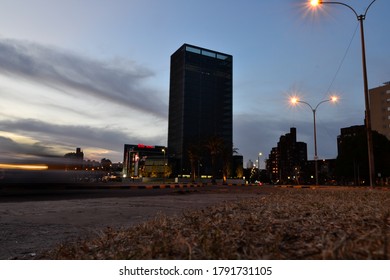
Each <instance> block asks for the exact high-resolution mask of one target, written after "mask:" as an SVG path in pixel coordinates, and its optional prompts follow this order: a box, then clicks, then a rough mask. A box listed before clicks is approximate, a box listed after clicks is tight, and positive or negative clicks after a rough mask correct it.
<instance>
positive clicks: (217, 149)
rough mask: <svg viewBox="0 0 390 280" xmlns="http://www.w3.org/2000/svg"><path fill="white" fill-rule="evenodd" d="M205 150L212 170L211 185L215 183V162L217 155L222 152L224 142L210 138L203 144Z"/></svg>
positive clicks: (217, 138) (219, 138) (215, 137)
mask: <svg viewBox="0 0 390 280" xmlns="http://www.w3.org/2000/svg"><path fill="white" fill-rule="evenodd" d="M205 147H206V149H207V150H208V151H209V153H210V157H211V168H212V183H213V184H215V183H216V180H215V178H216V175H217V161H218V157H219V155H220V154H221V153H222V151H223V147H224V141H223V139H222V138H221V137H218V136H212V137H211V138H209V139H208V140H207V142H206V144H205Z"/></svg>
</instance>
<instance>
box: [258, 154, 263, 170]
mask: <svg viewBox="0 0 390 280" xmlns="http://www.w3.org/2000/svg"><path fill="white" fill-rule="evenodd" d="M262 155H263V154H262V153H261V152H260V153H259V155H258V157H257V169H259V171H260V157H261V156H262Z"/></svg>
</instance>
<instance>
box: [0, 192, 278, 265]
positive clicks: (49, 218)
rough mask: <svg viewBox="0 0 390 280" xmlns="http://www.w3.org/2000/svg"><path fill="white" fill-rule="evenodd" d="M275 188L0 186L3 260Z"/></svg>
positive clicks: (23, 256)
mask: <svg viewBox="0 0 390 280" xmlns="http://www.w3.org/2000/svg"><path fill="white" fill-rule="evenodd" d="M272 191H275V188H272V187H253V186H252V187H232V186H230V187H227V186H207V187H193V188H172V189H171V188H163V189H159V188H154V189H153V188H152V189H146V188H143V189H138V188H128V189H121V188H113V189H110V188H106V189H96V188H92V189H56V190H51V189H43V190H42V189H36V190H28V189H27V190H26V189H20V190H9V189H5V190H4V189H3V190H1V191H0V242H1V246H0V259H29V258H34V257H39V253H40V252H41V251H42V250H47V249H50V248H52V247H53V246H56V245H58V244H60V243H66V242H73V241H75V240H77V239H79V238H88V237H93V236H96V235H99V234H101V233H102V232H103V231H104V230H105V229H107V228H108V227H110V228H114V229H119V228H126V227H131V226H134V225H136V224H139V223H142V222H145V221H147V220H150V219H155V218H156V217H158V215H159V214H162V215H168V216H171V215H181V214H182V213H183V212H185V211H190V210H195V209H201V208H204V207H207V206H211V205H215V204H217V203H223V202H224V201H231V200H240V199H245V198H252V197H256V196H259V195H267V194H268V193H270V192H272Z"/></svg>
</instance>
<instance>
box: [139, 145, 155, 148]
mask: <svg viewBox="0 0 390 280" xmlns="http://www.w3.org/2000/svg"><path fill="white" fill-rule="evenodd" d="M138 148H139V149H154V148H155V146H149V145H145V144H138Z"/></svg>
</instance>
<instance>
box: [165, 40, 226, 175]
mask: <svg viewBox="0 0 390 280" xmlns="http://www.w3.org/2000/svg"><path fill="white" fill-rule="evenodd" d="M232 81H233V57H232V56H231V55H228V54H224V53H220V52H216V51H212V50H208V49H204V48H200V47H196V46H192V45H188V44H184V45H183V46H181V47H180V48H179V49H178V50H177V51H176V52H175V53H174V54H173V55H172V56H171V69H170V89H169V123H168V151H169V156H170V158H171V159H173V162H175V165H174V170H175V171H176V175H184V174H189V173H190V172H191V167H190V159H189V150H196V151H197V153H198V155H200V156H197V170H199V172H201V173H202V175H207V174H210V173H211V159H210V153H209V152H207V151H206V150H205V143H207V141H209V139H211V138H212V137H217V138H219V139H222V140H223V145H224V146H225V147H226V148H227V149H230V151H231V150H232V146H233V141H232V135H233V90H232V88H233V83H232ZM230 154H231V153H230ZM221 168H222V162H219V167H218V170H220V169H221Z"/></svg>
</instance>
